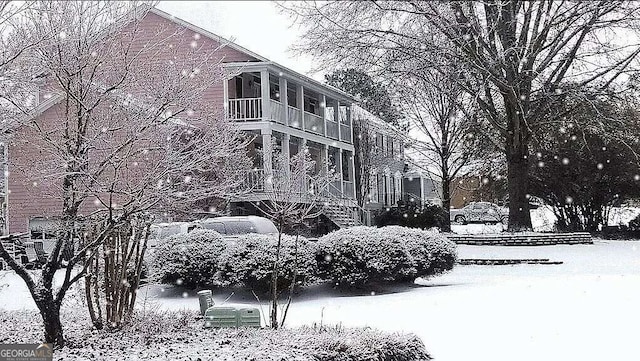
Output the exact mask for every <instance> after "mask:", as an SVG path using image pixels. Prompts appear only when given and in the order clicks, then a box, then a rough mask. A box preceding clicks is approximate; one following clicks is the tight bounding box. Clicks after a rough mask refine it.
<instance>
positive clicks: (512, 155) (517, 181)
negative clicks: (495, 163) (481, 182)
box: [507, 146, 532, 232]
mask: <svg viewBox="0 0 640 361" xmlns="http://www.w3.org/2000/svg"><path fill="white" fill-rule="evenodd" d="M519 148H520V149H517V150H516V151H513V149H510V148H509V147H507V152H508V154H507V182H508V186H507V188H508V190H509V227H508V231H509V232H522V231H531V230H532V227H531V214H530V213H529V200H528V199H527V194H528V193H527V188H528V184H527V183H528V181H529V179H528V170H529V162H528V159H527V158H525V156H526V155H527V152H526V146H522V147H519Z"/></svg>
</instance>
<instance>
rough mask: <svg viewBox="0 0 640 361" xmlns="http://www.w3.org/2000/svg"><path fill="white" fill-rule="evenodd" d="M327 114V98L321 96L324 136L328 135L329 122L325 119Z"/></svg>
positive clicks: (321, 117)
mask: <svg viewBox="0 0 640 361" xmlns="http://www.w3.org/2000/svg"><path fill="white" fill-rule="evenodd" d="M326 112H327V97H326V96H325V95H324V94H320V119H322V127H321V130H322V135H327V121H326V120H325V119H324V117H325V114H326Z"/></svg>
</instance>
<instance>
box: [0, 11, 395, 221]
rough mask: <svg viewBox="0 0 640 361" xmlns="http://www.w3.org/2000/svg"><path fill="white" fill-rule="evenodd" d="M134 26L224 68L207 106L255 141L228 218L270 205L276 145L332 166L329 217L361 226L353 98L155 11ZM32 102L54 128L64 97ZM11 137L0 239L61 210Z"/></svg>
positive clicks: (34, 153) (388, 179) (29, 148)
mask: <svg viewBox="0 0 640 361" xmlns="http://www.w3.org/2000/svg"><path fill="white" fill-rule="evenodd" d="M138 27H139V29H140V30H141V31H142V32H143V34H144V36H148V37H152V36H155V35H154V34H157V32H158V30H157V29H158V28H160V27H161V28H163V29H165V31H182V36H183V37H184V39H183V40H184V43H186V44H188V43H189V41H191V40H192V39H194V38H195V39H198V45H199V46H202V47H208V48H210V49H218V48H219V49H218V50H216V52H215V54H216V56H217V57H218V58H217V59H209V61H214V62H220V63H221V68H222V72H223V73H224V74H225V80H224V81H223V82H222V83H221V84H218V85H216V86H213V87H211V88H210V89H208V91H207V92H206V100H207V101H210V102H212V103H213V104H216V105H217V106H219V108H220V109H222V110H223V111H224V116H225V117H226V119H227V120H228V121H230V122H234V123H235V124H237V126H238V127H239V128H240V129H241V130H242V131H244V132H247V133H249V134H251V135H253V136H255V137H254V140H253V141H252V142H251V144H250V145H249V149H248V153H249V154H250V155H252V157H253V162H254V168H253V170H251V171H249V172H248V174H247V175H246V179H247V182H250V183H251V186H252V189H253V191H252V193H251V194H249V195H246V196H243V197H242V198H238V199H233V200H232V202H231V206H230V209H229V210H230V212H231V213H232V214H246V213H247V212H251V211H252V210H251V207H250V203H252V202H256V201H260V200H263V199H267V197H266V192H267V191H268V190H269V184H268V182H266V179H267V177H266V176H265V175H268V174H271V173H272V171H273V169H272V156H273V152H274V149H273V146H275V147H277V148H278V150H279V151H281V152H282V153H284V154H295V152H297V151H298V150H299V149H300V148H301V147H302V146H306V147H307V148H308V149H309V152H310V153H311V156H312V158H313V159H314V160H315V161H316V164H317V167H324V168H328V167H333V168H334V169H335V170H336V171H337V172H338V173H339V180H336V181H335V182H334V183H333V184H332V185H331V187H330V188H331V189H330V192H329V194H327V198H326V202H324V205H325V206H324V209H323V212H324V215H325V216H326V219H328V220H331V221H332V222H333V223H334V224H335V226H337V227H343V226H350V225H354V224H359V223H360V215H359V210H361V209H359V207H358V206H357V203H356V201H355V193H356V192H355V189H356V180H355V174H354V162H353V154H354V146H353V137H354V135H353V127H352V116H353V115H352V113H353V111H352V109H353V106H354V105H355V104H354V103H355V101H356V100H355V99H354V98H353V97H352V96H350V95H349V94H347V93H345V92H343V91H340V90H339V89H336V88H334V87H331V86H327V85H324V84H322V83H320V82H318V81H316V80H314V79H311V78H309V77H307V76H304V75H302V74H299V73H297V72H295V71H293V70H291V69H288V68H286V67H284V66H281V65H279V64H277V63H274V62H272V61H270V60H268V59H266V58H264V57H262V56H260V55H258V54H256V53H253V52H251V51H250V50H247V49H245V48H243V47H241V46H239V45H237V44H234V43H232V42H229V41H227V40H225V39H223V38H221V37H219V36H217V35H215V34H212V33H210V32H208V31H206V30H204V29H201V28H199V27H196V26H194V25H192V24H190V23H188V22H185V21H183V20H180V19H178V18H175V17H173V16H171V15H169V14H167V13H165V12H163V11H161V10H158V9H155V8H153V9H151V10H150V11H149V12H148V13H147V14H146V15H145V16H144V17H143V18H142V19H141V20H140V23H139V24H138ZM36 98H37V101H38V103H37V104H36V107H35V109H34V110H33V112H32V115H33V117H34V118H36V119H37V120H38V121H42V122H45V123H46V122H55V121H56V118H57V112H58V111H59V110H60V101H61V100H62V98H63V97H62V96H61V95H60V94H56V93H55V92H47V91H43V90H41V91H40V92H39V93H38V96H37V97H36ZM12 139H13V140H12V141H9V142H8V143H7V144H2V147H1V148H2V154H3V157H4V158H3V159H4V172H2V177H1V178H0V181H1V182H2V187H1V188H0V189H1V191H0V197H1V198H0V199H1V206H2V212H1V214H2V218H1V221H2V223H3V225H2V226H3V232H4V233H5V234H6V233H18V232H26V231H29V230H32V229H34V228H38V227H46V224H48V223H50V222H52V220H51V218H52V217H55V216H56V215H57V214H58V212H59V210H60V208H61V207H60V205H61V200H60V199H59V198H55V197H50V196H47V194H49V193H51V189H47V188H46V186H45V185H42V184H36V182H34V181H33V180H32V179H31V177H30V176H29V174H28V172H27V173H25V172H24V171H20V170H19V169H17V168H16V167H15V164H21V163H23V160H24V161H26V160H27V159H34V158H38V157H40V156H41V154H39V152H38V145H37V144H35V143H34V142H32V141H30V138H29V134H28V132H26V131H22V130H18V131H16V132H15V134H14V135H13V137H12ZM378 139H380V142H381V144H380V149H384V150H385V151H384V154H385V155H389V156H390V157H391V158H393V159H395V160H399V159H400V158H401V154H402V152H403V149H402V145H401V144H400V143H394V142H393V141H392V140H391V139H392V138H391V137H388V138H387V141H384V140H383V137H382V136H381V137H379V138H378ZM401 162H402V161H401V160H400V161H399V162H393V166H392V168H393V169H391V168H389V169H385V170H381V176H380V177H378V178H377V180H376V185H375V187H373V188H375V194H376V196H375V200H374V201H375V203H379V204H380V205H381V206H386V205H392V204H394V203H395V202H396V201H397V200H398V199H400V198H401V192H402V181H401V179H402V175H401V172H402V167H401V166H396V165H398V164H400V163H401ZM396 163H397V164H396ZM22 168H25V167H22ZM318 170H320V169H318ZM372 200H373V199H372ZM54 221H55V219H54Z"/></svg>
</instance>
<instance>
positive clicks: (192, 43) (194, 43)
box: [189, 40, 198, 49]
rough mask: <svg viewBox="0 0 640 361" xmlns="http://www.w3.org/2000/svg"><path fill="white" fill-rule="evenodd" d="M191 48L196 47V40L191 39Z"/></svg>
mask: <svg viewBox="0 0 640 361" xmlns="http://www.w3.org/2000/svg"><path fill="white" fill-rule="evenodd" d="M189 45H190V46H191V47H192V48H194V49H195V48H197V47H198V42H197V41H195V40H194V41H192V42H191V44H189Z"/></svg>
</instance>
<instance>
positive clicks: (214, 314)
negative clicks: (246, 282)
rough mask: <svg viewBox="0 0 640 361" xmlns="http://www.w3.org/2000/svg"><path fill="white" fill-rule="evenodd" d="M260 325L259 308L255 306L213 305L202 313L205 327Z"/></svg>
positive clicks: (258, 326) (257, 326)
mask: <svg viewBox="0 0 640 361" xmlns="http://www.w3.org/2000/svg"><path fill="white" fill-rule="evenodd" d="M260 326H261V325H260V310H259V309H257V308H255V307H245V306H213V307H209V308H208V309H207V311H206V312H205V314H204V327H205V328H212V327H214V328H222V327H256V328H260Z"/></svg>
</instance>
